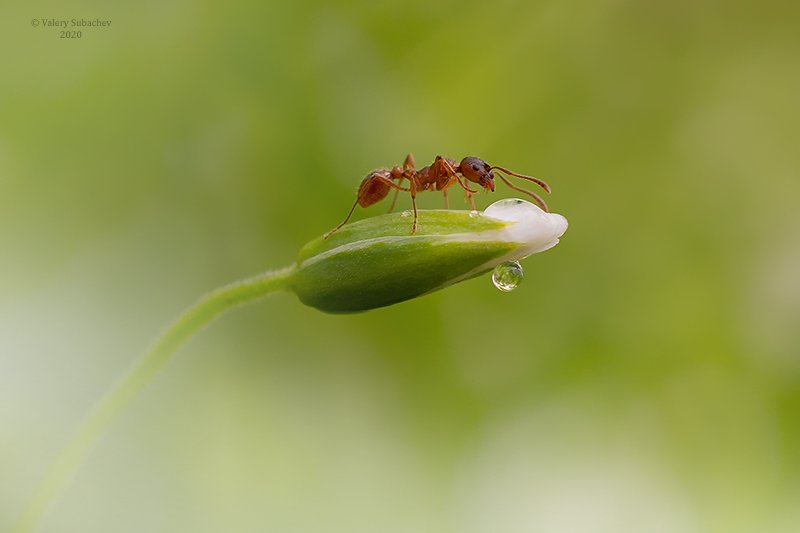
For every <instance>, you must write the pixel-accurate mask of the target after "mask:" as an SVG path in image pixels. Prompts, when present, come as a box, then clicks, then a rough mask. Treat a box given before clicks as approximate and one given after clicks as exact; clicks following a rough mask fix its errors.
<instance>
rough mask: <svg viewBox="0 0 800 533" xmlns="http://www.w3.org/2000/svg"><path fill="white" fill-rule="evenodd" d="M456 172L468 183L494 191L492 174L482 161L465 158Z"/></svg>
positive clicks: (474, 158) (475, 158)
mask: <svg viewBox="0 0 800 533" xmlns="http://www.w3.org/2000/svg"><path fill="white" fill-rule="evenodd" d="M458 171H459V172H461V175H462V176H464V177H465V178H466V179H468V180H469V181H471V182H473V183H477V184H478V185H480V186H481V187H483V188H484V189H487V190H490V191H494V172H492V167H490V166H489V164H488V163H487V162H486V161H484V160H483V159H479V158H477V157H471V156H470V157H465V158H464V159H462V160H461V164H459V165H458Z"/></svg>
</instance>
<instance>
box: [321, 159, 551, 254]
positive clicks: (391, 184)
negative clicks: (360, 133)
mask: <svg viewBox="0 0 800 533" xmlns="http://www.w3.org/2000/svg"><path fill="white" fill-rule="evenodd" d="M495 170H499V171H500V172H503V173H505V174H508V175H509V176H515V177H517V178H522V179H524V180H528V181H532V182H533V183H535V184H537V185H538V186H540V187H541V188H542V189H544V190H545V191H546V192H548V193H549V192H550V186H549V185H547V184H546V183H545V182H543V181H542V180H540V179H538V178H534V177H531V176H523V175H522V174H517V173H515V172H511V171H510V170H507V169H505V168H503V167H499V166H490V165H489V164H488V163H486V161H484V160H482V159H480V158H477V157H472V156H470V157H465V158H464V159H462V160H461V163H458V164H456V162H455V160H453V159H445V158H444V157H442V156H440V155H437V156H436V159H435V160H434V161H433V164H431V165H429V166H427V167H424V168H421V169H419V170H418V169H416V168H414V156H413V155H411V154H408V155H407V156H406V159H405V161H403V166H402V167H392V168H391V169H387V168H380V169H377V170H373V171H372V172H370V173H369V174H367V177H365V178H364V180H363V181H362V182H361V186H360V187H359V188H358V196H357V197H356V201H355V203H354V204H353V207H351V208H350V212H349V213H347V217H345V219H344V220H343V221H342V223H341V224H339V225H338V226H336V227H335V228H333V229H332V230H330V231H329V232H328V233H326V234H325V236H324V238H325V239H327V238H328V237H330V236H331V235H333V234H334V233H336V231H338V230H339V228H341V227H342V226H344V225H345V224H347V221H348V220H350V217H351V216H353V211H355V209H356V206H357V205H360V206H361V207H369V206H371V205H372V204H375V203H377V202H380V201H381V200H383V199H384V198H386V196H387V195H388V194H389V191H390V190H391V189H394V190H395V195H394V199H393V200H392V205H391V207H390V208H389V212H391V211H392V209H394V204H395V202H396V201H397V195H398V194H399V193H400V191H403V192H410V193H411V206H412V207H413V209H414V221H413V222H412V224H411V233H412V234H414V233H416V231H417V193H418V192H422V191H432V190H436V191H442V194H443V195H444V207H445V209H447V207H448V202H447V189H448V187H450V186H452V185H455V184H456V183H458V184H459V185H460V186H461V188H462V189H464V193H465V195H466V197H467V199H468V200H469V203H470V206H471V207H472V209H473V210H475V200H474V199H473V198H472V195H473V194H474V193H476V192H477V191H474V190H472V189H470V188H469V187H468V186H467V184H466V183H465V180H466V181H471V182H473V183H477V184H478V185H480V186H481V187H483V188H484V190H486V191H492V192H494V176H495V174H494V171H495ZM497 175H498V176H499V177H500V179H501V180H503V182H504V183H505V184H506V185H508V186H509V187H511V188H512V189H514V190H515V191H519V192H521V193H525V194H527V195H528V196H530V197H532V198H533V200H534V201H535V202H536V203H537V204H539V207H541V208H542V209H544V210H545V211H547V204H546V203H545V202H544V200H542V198H541V197H540V196H539V195H538V194H536V193H534V192H531V191H529V190H527V189H523V188H521V187H517V186H516V185H514V184H513V183H511V182H510V181H509V180H508V178H506V177H505V176H503V175H502V174H500V173H498V174H497ZM404 179H405V180H408V181H409V186H408V187H407V188H406V187H402V186H400V185H399V184H400V183H401V182H402V181H403V180H404ZM395 181H396V182H397V183H395Z"/></svg>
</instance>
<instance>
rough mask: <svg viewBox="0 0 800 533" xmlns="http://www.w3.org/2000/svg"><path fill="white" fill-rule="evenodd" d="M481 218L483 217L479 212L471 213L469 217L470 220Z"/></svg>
mask: <svg viewBox="0 0 800 533" xmlns="http://www.w3.org/2000/svg"><path fill="white" fill-rule="evenodd" d="M479 216H481V214H480V213H478V212H477V211H470V212H469V217H470V218H478V217H479Z"/></svg>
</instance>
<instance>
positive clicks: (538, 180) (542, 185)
mask: <svg viewBox="0 0 800 533" xmlns="http://www.w3.org/2000/svg"><path fill="white" fill-rule="evenodd" d="M494 169H497V170H499V171H500V172H505V173H506V174H508V175H510V176H516V177H517V178H522V179H524V180H528V181H532V182H534V183H535V184H536V185H538V186H539V187H541V188H542V189H544V190H545V192H548V193H549V192H550V186H549V185H548V184H546V183H545V182H543V181H542V180H540V179H539V178H534V177H533V176H523V175H522V174H517V173H516V172H511V171H510V170H508V169H506V168H503V167H496V166H495V167H492V170H494Z"/></svg>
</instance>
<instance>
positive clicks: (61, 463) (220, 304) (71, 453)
mask: <svg viewBox="0 0 800 533" xmlns="http://www.w3.org/2000/svg"><path fill="white" fill-rule="evenodd" d="M293 274H294V267H288V268H285V269H283V270H276V271H273V272H266V273H264V274H260V275H258V276H255V277H253V278H250V279H246V280H243V281H239V282H236V283H231V284H230V285H226V286H224V287H221V288H219V289H217V290H215V291H213V292H211V293H209V294H207V295H206V296H205V297H203V298H202V299H200V301H199V302H197V303H196V304H195V305H194V306H192V307H190V308H189V309H187V310H186V311H185V312H184V313H183V314H182V315H181V316H180V317H179V318H178V319H177V320H176V321H175V322H174V323H173V324H172V325H171V326H170V327H169V328H167V330H166V331H165V332H164V333H163V334H162V335H161V337H159V338H158V340H157V341H156V342H155V344H153V346H152V347H151V348H150V350H148V351H147V352H146V353H145V354H144V355H143V356H142V357H141V358H140V359H139V360H138V361H137V362H136V363H135V364H134V365H133V367H132V368H131V369H130V370H129V371H128V373H127V374H125V376H124V377H123V378H122V379H121V380H120V381H119V382H118V383H117V385H116V386H115V387H114V388H112V389H111V391H109V392H108V394H106V396H105V397H104V398H103V399H102V400H100V402H99V403H98V404H97V405H96V406H95V407H94V409H93V410H92V412H91V414H90V415H89V416H88V417H87V418H86V419H85V420H84V421H83V423H82V424H81V425H80V426H79V427H78V430H77V431H76V432H75V434H74V435H73V437H72V439H71V440H70V441H69V442H68V443H67V444H66V445H65V446H64V447H63V448H62V449H61V451H60V452H59V454H58V456H57V457H56V459H55V461H54V462H53V463H52V465H50V468H49V469H48V470H47V472H46V473H45V476H44V479H42V481H41V483H39V485H38V486H37V488H36V491H35V492H34V494H33V496H32V497H31V499H30V501H29V502H28V505H27V506H26V507H25V509H24V510H23V512H22V515H21V516H20V518H19V521H18V522H17V524H16V525H15V527H14V529H13V530H12V533H28V532H31V531H33V530H34V529H35V528H36V526H37V524H39V522H40V521H41V520H42V518H43V517H44V515H45V514H46V513H47V510H48V509H49V508H50V506H51V504H52V503H53V501H54V500H55V499H56V498H57V497H58V496H59V495H60V494H61V492H62V491H63V490H64V488H65V486H66V485H67V483H68V482H69V480H70V479H71V478H72V476H73V474H74V473H75V471H76V470H77V469H78V467H79V466H80V465H81V463H82V462H83V460H84V459H85V458H86V455H87V454H88V453H89V452H90V451H91V449H92V448H93V446H94V444H95V443H96V442H97V439H98V438H99V437H100V436H101V435H102V433H103V431H104V430H105V428H106V427H107V426H108V425H109V424H110V423H111V422H113V420H114V419H115V418H116V416H117V415H118V414H119V413H120V411H122V409H124V408H125V407H126V406H127V405H128V404H129V403H130V401H131V400H132V399H133V398H134V397H135V396H136V395H137V394H138V393H139V392H140V391H141V390H142V388H144V386H145V385H147V383H149V382H150V380H151V379H152V378H153V376H155V374H156V373H157V372H158V371H159V370H160V369H161V368H162V367H163V366H164V364H166V362H167V361H168V360H169V358H170V357H171V356H172V354H174V353H175V352H176V351H177V350H178V348H180V347H181V346H182V345H183V343H184V342H186V341H187V340H188V339H189V337H191V336H192V335H193V334H195V333H197V332H198V331H200V330H201V329H202V328H203V327H204V326H205V325H206V324H208V323H209V322H211V321H212V320H214V319H215V318H216V317H218V316H219V315H220V314H222V313H224V312H225V311H227V310H229V309H232V308H234V307H237V306H239V305H242V304H246V303H250V302H254V301H256V300H259V299H261V298H263V297H265V296H267V295H268V294H270V293H273V292H277V291H281V290H290V289H291V287H290V283H291V280H292V276H293Z"/></svg>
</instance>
